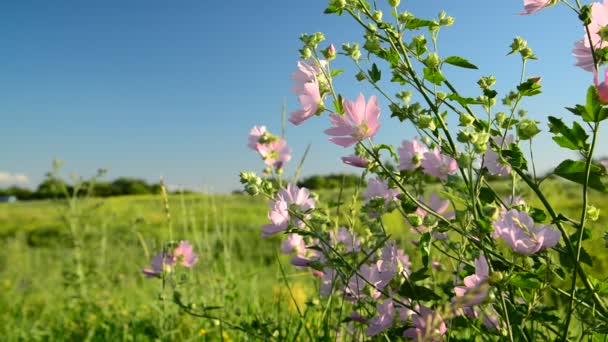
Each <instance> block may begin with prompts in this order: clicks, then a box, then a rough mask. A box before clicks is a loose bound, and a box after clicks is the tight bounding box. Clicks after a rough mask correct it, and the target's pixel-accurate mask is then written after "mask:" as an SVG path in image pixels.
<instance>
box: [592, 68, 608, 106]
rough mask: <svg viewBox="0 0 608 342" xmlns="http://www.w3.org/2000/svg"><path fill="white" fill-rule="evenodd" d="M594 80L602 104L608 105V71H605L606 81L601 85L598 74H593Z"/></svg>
mask: <svg viewBox="0 0 608 342" xmlns="http://www.w3.org/2000/svg"><path fill="white" fill-rule="evenodd" d="M593 76H594V77H593V80H594V82H595V88H596V89H597V94H598V96H599V98H600V102H602V103H603V104H608V69H605V70H604V81H602V82H601V83H600V79H599V75H598V74H597V72H594V73H593Z"/></svg>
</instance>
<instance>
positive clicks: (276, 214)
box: [262, 183, 315, 237]
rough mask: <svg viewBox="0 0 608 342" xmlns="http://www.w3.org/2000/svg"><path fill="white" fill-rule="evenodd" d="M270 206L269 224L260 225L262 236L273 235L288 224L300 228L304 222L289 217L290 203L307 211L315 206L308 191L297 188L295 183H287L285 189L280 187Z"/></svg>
mask: <svg viewBox="0 0 608 342" xmlns="http://www.w3.org/2000/svg"><path fill="white" fill-rule="evenodd" d="M269 205H270V207H271V210H270V212H269V213H268V218H269V219H270V222H271V223H270V224H267V225H265V226H264V227H262V237H268V236H272V235H275V234H277V233H279V232H281V231H284V230H285V229H287V227H288V226H289V224H290V223H291V224H292V225H294V226H296V227H299V228H302V227H304V222H302V221H301V220H300V219H298V218H297V217H291V215H290V213H289V208H290V205H295V206H297V207H299V209H300V210H301V211H303V212H304V211H308V210H309V209H313V208H314V207H315V200H314V198H312V197H310V192H309V191H308V189H306V188H298V186H297V185H295V184H291V183H290V184H288V185H287V189H281V190H280V191H279V193H278V194H277V199H276V200H275V201H270V202H269Z"/></svg>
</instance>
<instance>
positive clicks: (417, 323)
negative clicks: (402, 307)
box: [403, 306, 448, 341]
mask: <svg viewBox="0 0 608 342" xmlns="http://www.w3.org/2000/svg"><path fill="white" fill-rule="evenodd" d="M417 311H418V313H413V314H412V324H414V327H412V328H409V329H407V330H406V331H405V332H404V333H403V336H405V337H409V338H411V339H414V340H416V341H440V340H441V339H442V336H443V335H445V333H446V331H447V330H448V329H447V327H446V325H445V323H444V322H443V319H442V318H441V316H439V314H438V313H436V312H433V311H431V309H429V308H427V307H425V306H420V307H419V308H418V310H417Z"/></svg>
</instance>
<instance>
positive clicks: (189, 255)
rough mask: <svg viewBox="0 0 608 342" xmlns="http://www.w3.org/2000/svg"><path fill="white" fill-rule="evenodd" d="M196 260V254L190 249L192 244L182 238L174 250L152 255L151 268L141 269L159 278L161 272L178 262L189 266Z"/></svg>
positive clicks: (149, 275)
mask: <svg viewBox="0 0 608 342" xmlns="http://www.w3.org/2000/svg"><path fill="white" fill-rule="evenodd" d="M197 261H198V255H196V254H195V253H194V252H193V251H192V245H191V244H190V243H189V242H188V241H185V240H182V241H180V242H179V245H177V247H176V248H175V249H174V250H172V251H169V252H168V253H166V254H165V253H160V254H157V255H156V256H154V258H153V259H152V262H151V263H150V267H151V268H145V269H143V270H142V271H143V272H144V274H145V275H146V276H148V277H157V278H160V276H161V274H162V272H163V271H170V270H171V269H172V267H173V265H176V264H179V265H182V266H184V267H187V268H191V267H192V266H194V264H196V262H197Z"/></svg>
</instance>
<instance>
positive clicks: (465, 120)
mask: <svg viewBox="0 0 608 342" xmlns="http://www.w3.org/2000/svg"><path fill="white" fill-rule="evenodd" d="M459 121H460V126H463V127H468V126H470V125H471V124H473V122H475V118H474V117H473V116H472V115H470V114H466V113H463V114H460V120H459Z"/></svg>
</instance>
